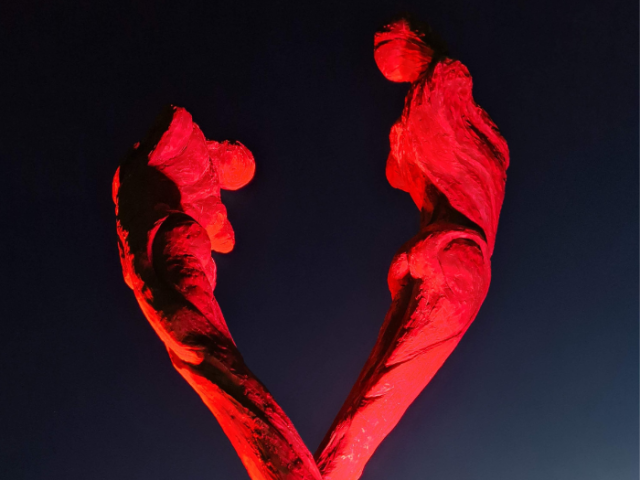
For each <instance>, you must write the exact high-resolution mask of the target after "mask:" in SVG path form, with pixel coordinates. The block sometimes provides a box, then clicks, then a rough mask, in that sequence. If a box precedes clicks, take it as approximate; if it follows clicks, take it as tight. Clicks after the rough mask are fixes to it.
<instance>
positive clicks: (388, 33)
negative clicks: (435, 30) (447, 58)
mask: <svg viewBox="0 0 640 480" xmlns="http://www.w3.org/2000/svg"><path fill="white" fill-rule="evenodd" d="M414 23H415V22H412V21H410V20H408V19H407V18H401V19H399V20H396V21H394V22H392V23H390V24H389V25H387V26H385V27H384V28H383V29H382V30H381V31H379V32H378V33H376V34H375V37H374V47H373V48H374V50H373V51H374V57H375V60H376V64H377V65H378V68H379V69H380V71H381V72H382V74H383V75H384V76H385V77H386V78H387V79H388V80H391V81H392V82H415V81H416V80H417V79H418V78H419V77H420V75H421V74H422V73H424V72H425V71H426V70H427V68H428V67H429V64H430V63H431V61H432V60H433V59H434V57H437V56H439V55H441V54H443V53H444V52H443V51H441V50H444V48H442V47H441V46H440V45H439V43H440V41H439V40H438V39H436V38H435V37H434V36H433V34H432V33H431V31H430V29H429V28H428V26H427V27H426V28H425V27H423V28H420V27H418V26H416V25H415V24H414ZM424 30H426V31H424ZM431 37H434V38H431Z"/></svg>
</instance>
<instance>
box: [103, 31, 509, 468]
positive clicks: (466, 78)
mask: <svg viewBox="0 0 640 480" xmlns="http://www.w3.org/2000/svg"><path fill="white" fill-rule="evenodd" d="M374 52H375V59H376V62H377V64H378V67H379V68H380V70H381V71H382V73H383V74H384V76H385V77H386V78H388V79H389V80H391V81H394V82H410V83H411V84H412V85H411V88H410V90H409V93H408V94H407V98H406V102H405V108H404V111H403V113H402V116H401V117H400V119H399V120H398V122H396V124H395V125H394V127H393V128H392V130H391V135H390V141H391V153H390V155H389V158H388V160H387V168H386V173H387V178H388V180H389V182H390V183H391V185H392V186H394V187H396V188H399V189H401V190H404V191H406V192H408V193H409V194H410V195H411V198H412V199H413V201H414V202H415V204H416V206H417V207H418V209H419V210H420V215H421V224H420V230H419V232H418V234H417V235H416V236H415V237H414V238H412V239H411V240H409V241H408V242H407V243H406V244H405V245H404V246H403V247H402V248H401V249H400V251H399V252H398V253H397V255H396V256H395V258H394V260H393V262H392V265H391V268H390V271H389V276H388V282H389V289H390V291H391V296H392V299H393V301H392V305H391V308H390V310H389V312H388V313H387V316H386V318H385V321H384V323H383V326H382V329H381V331H380V334H379V337H378V340H377V342H376V344H375V346H374V348H373V351H372V352H371V355H370V356H369V359H368V360H367V361H366V363H365V366H364V368H363V370H362V372H361V374H360V376H359V378H358V380H357V381H356V384H355V386H354V387H353V389H352V391H351V393H350V394H349V396H348V398H347V400H346V402H345V404H344V405H343V407H342V409H341V410H340V412H339V413H338V416H337V417H336V419H335V421H334V423H333V425H332V426H331V428H330V429H329V432H328V433H327V435H326V436H325V438H324V440H323V441H322V443H321V445H320V447H319V449H318V452H317V454H316V458H315V460H314V458H313V457H312V456H311V454H310V452H309V451H308V449H307V447H306V446H305V445H304V443H303V442H302V440H301V439H300V437H299V435H298V434H297V432H296V430H295V429H294V427H293V425H292V423H291V421H290V420H289V419H288V418H287V416H286V415H285V414H284V412H283V411H282V409H281V408H280V407H279V406H278V405H277V403H276V402H275V400H274V399H273V398H272V397H271V395H270V394H269V392H268V391H267V389H266V388H265V387H264V386H263V385H262V384H261V383H260V382H259V380H258V379H257V378H256V377H255V376H254V375H253V374H252V373H251V371H250V370H249V369H248V368H247V366H246V365H245V364H244V361H243V360H242V356H241V355H240V353H239V351H238V349H237V347H236V345H235V343H234V342H233V339H232V338H231V334H230V333H229V329H228V328H227V325H226V322H225V320H224V318H223V317H222V313H221V312H220V308H219V306H218V304H217V302H216V299H215V297H214V296H213V289H214V288H215V282H216V266H215V263H214V262H213V260H212V258H211V255H210V251H211V250H215V251H217V252H223V253H224V252H228V251H230V250H231V249H232V248H233V245H234V235H233V230H232V228H231V225H230V223H229V221H228V219H227V214H226V209H225V208H224V206H223V205H222V202H221V199H220V189H221V188H223V189H227V190H235V189H237V188H240V187H242V186H243V185H245V184H246V183H247V182H249V181H250V180H251V178H252V177H253V173H254V169H255V165H254V161H253V157H252V155H251V153H250V152H249V151H248V150H247V149H246V148H245V147H244V146H243V145H242V144H239V143H237V144H234V143H229V142H223V143H218V142H212V141H207V140H206V139H205V137H204V135H203V134H202V132H201V131H200V129H199V127H198V126H197V125H196V124H195V123H193V122H192V120H191V116H190V115H189V114H188V113H187V112H186V111H185V110H184V109H181V108H176V107H169V108H167V110H165V112H164V113H163V114H162V115H161V116H160V117H159V119H158V121H157V122H156V124H155V126H154V127H153V128H152V129H151V130H150V132H149V134H148V136H147V137H146V139H145V140H144V141H143V142H142V143H141V144H136V146H135V147H134V148H133V150H132V151H131V152H130V153H129V154H128V156H127V157H126V158H125V160H124V161H123V162H122V164H121V165H120V168H119V169H118V171H117V172H116V175H115V178H114V181H113V198H114V202H115V204H116V217H117V229H118V237H119V248H120V257H121V262H122V269H123V273H124V277H125V281H126V283H127V285H129V287H130V288H131V289H132V290H133V291H134V293H135V296H136V299H137V300H138V303H139V304H140V307H141V309H142V311H143V312H144V314H145V316H146V317H147V319H148V320H149V322H150V324H151V326H152V327H153V328H154V330H155V331H156V333H157V334H158V336H159V337H160V338H161V339H162V341H163V342H164V343H165V345H166V347H167V350H168V352H169V356H170V358H171V361H172V362H173V365H174V366H175V368H176V369H177V370H178V372H180V374H181V375H182V376H183V377H184V378H185V379H186V380H187V381H188V382H189V384H190V385H191V386H192V387H193V388H194V389H195V390H196V391H197V392H198V394H199V395H200V397H201V398H202V399H203V401H204V403H205V404H206V405H207V406H208V407H209V409H210V410H211V411H212V412H213V414H214V415H215V417H216V418H217V420H218V421H219V422H220V425H221V426H222V429H223V430H224V432H225V434H226V435H227V436H228V437H229V439H230V441H231V443H232V444H233V446H234V448H235V449H236V451H237V453H238V455H239V456H240V459H241V460H242V462H243V464H244V465H245V467H246V469H247V471H248V473H249V476H250V477H251V478H252V479H253V480H265V479H268V480H277V479H278V480H310V479H312V480H321V479H324V480H356V479H358V478H359V477H360V475H361V474H362V471H363V469H364V467H365V465H366V463H367V461H368V460H369V458H370V457H371V455H372V454H373V453H374V451H375V449H376V448H377V447H378V445H379V444H380V443H381V442H382V440H383V439H384V438H385V437H386V436H387V435H388V434H389V432H390V431H391V430H392V429H393V428H394V427H395V425H396V424H397V423H398V421H399V420H400V418H401V417H402V415H403V413H404V412H405V410H406V409H407V408H408V407H409V405H410V404H411V402H413V400H414V399H415V398H416V397H417V396H418V394H419V393H420V392H421V391H422V390H423V389H424V387H425V386H426V385H427V384H428V383H429V381H430V380H431V378H433V376H434V375H435V373H436V372H437V370H438V369H439V368H440V366H441V365H442V364H443V363H444V361H445V360H446V359H447V357H448V356H449V354H450V353H451V352H452V351H453V349H454V348H455V347H456V345H457V344H458V342H459V341H460V339H461V338H462V336H463V334H464V333H465V331H466V330H467V329H468V328H469V325H470V324H471V322H472V321H473V320H474V318H475V316H476V314H477V312H478V310H479V308H480V305H481V304H482V302H483V300H484V298H485V296H486V294H487V290H488V288H489V281H490V276H491V270H490V258H491V254H492V252H493V247H494V243H495V235H496V230H497V225H498V216H499V213H500V208H501V205H502V200H503V197H504V185H505V179H506V175H505V172H506V169H507V166H508V162H509V158H508V157H509V154H508V149H507V145H506V142H505V141H504V139H503V138H502V137H501V136H500V133H499V132H498V129H497V128H496V126H495V125H494V124H493V122H492V121H491V119H490V118H489V116H488V115H487V114H486V113H485V112H484V111H483V110H482V109H481V108H480V107H479V106H478V105H476V103H475V102H474V101H473V98H472V95H471V77H470V75H469V72H468V71H467V69H466V68H465V67H464V66H463V65H462V64H461V63H460V62H458V61H455V60H452V59H449V58H447V57H446V56H445V52H444V50H443V48H442V47H441V46H440V43H439V42H438V41H437V40H436V39H435V38H434V37H433V36H432V35H431V34H430V32H429V30H428V29H426V28H425V29H420V28H417V27H416V26H415V25H412V24H411V23H410V22H409V21H407V20H400V21H397V22H394V23H392V24H391V25H389V26H387V27H385V28H384V29H383V30H382V31H381V32H379V33H378V34H376V36H375V40H374Z"/></svg>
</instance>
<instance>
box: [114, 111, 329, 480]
mask: <svg viewBox="0 0 640 480" xmlns="http://www.w3.org/2000/svg"><path fill="white" fill-rule="evenodd" d="M253 168H254V167H253V157H251V154H250V153H249V151H248V150H246V148H244V147H243V146H242V145H240V144H238V145H232V144H229V143H228V142H224V143H217V142H206V140H205V139H204V136H203V135H202V133H201V132H200V130H199V128H198V127H197V125H195V124H194V123H192V121H191V116H190V115H189V114H188V113H186V111H184V110H183V109H177V108H175V107H172V108H171V109H169V110H168V111H166V112H165V113H164V115H163V116H162V117H161V118H160V120H159V122H158V123H157V124H156V126H155V127H154V128H153V129H152V131H151V132H150V135H149V137H148V138H147V140H146V141H144V142H142V144H141V145H137V146H136V147H135V149H134V150H133V151H132V152H131V153H130V155H129V156H128V157H127V158H126V159H125V161H124V162H123V163H122V165H121V167H120V169H119V171H118V172H117V174H116V177H115V179H114V200H115V202H116V215H117V219H118V236H119V246H120V251H121V259H122V264H123V272H124V275H125V280H126V281H127V284H128V285H129V286H130V287H131V288H132V289H133V291H134V293H135V296H136V299H137V300H138V303H139V305H140V307H141V309H142V311H143V312H144V314H145V316H146V317H147V319H148V320H149V323H150V324H151V326H152V327H153V329H154V330H155V331H156V333H157V334H158V336H159V337H160V338H161V339H162V341H163V342H164V344H165V346H166V347H167V350H168V352H169V356H170V357H171V361H172V363H173V365H174V367H175V368H176V370H178V372H179V373H180V374H181V375H182V376H183V377H184V378H185V379H186V380H187V381H188V382H189V384H190V385H191V386H192V387H193V388H194V390H196V392H198V394H199V395H200V397H201V398H202V400H203V401H204V403H205V404H206V405H207V406H208V407H209V409H210V410H211V411H212V412H213V414H214V415H215V417H216V419H217V420H218V421H219V423H220V425H221V427H222V429H223V430H224V432H225V434H226V435H227V436H228V437H229V440H230V441H231V443H232V444H233V446H234V448H235V449H236V452H237V453H238V455H239V457H240V459H241V461H242V462H243V464H244V466H245V468H246V469H247V471H248V473H249V476H250V477H251V478H252V479H253V480H285V479H286V480H320V474H319V472H318V469H317V467H316V464H315V462H314V460H313V458H312V456H311V454H310V452H309V451H308V449H307V447H306V446H305V445H304V443H303V441H302V439H301V438H300V437H299V435H298V433H297V432H296V430H295V428H294V427H293V424H292V423H291V421H290V420H289V418H287V416H286V415H285V414H284V412H283V411H282V409H281V408H280V407H279V406H278V404H277V403H276V402H275V400H274V399H273V397H272V396H271V394H270V393H269V392H268V391H267V389H266V388H265V387H264V385H263V384H262V383H260V381H259V380H258V379H257V378H256V377H255V376H254V375H253V374H252V373H251V371H250V370H249V369H248V367H247V366H246V365H245V363H244V361H243V359H242V356H241V355H240V352H239V351H238V349H237V347H236V345H235V343H234V341H233V339H232V337H231V334H230V333H229V329H228V328H227V325H226V322H225V320H224V318H223V316H222V313H221V312H220V308H219V306H218V304H217V302H216V299H215V298H214V296H213V289H214V287H215V282H216V267H215V263H214V262H213V260H212V258H211V249H214V250H216V251H221V252H228V251H229V250H231V248H233V244H234V236H233V230H232V229H231V225H230V224H229V221H228V219H227V217H226V210H225V209H224V206H223V205H222V203H221V202H220V194H219V189H220V187H222V188H227V189H229V190H235V189H237V188H239V187H241V186H242V185H244V184H245V183H247V182H248V181H249V180H250V179H251V177H252V175H253Z"/></svg>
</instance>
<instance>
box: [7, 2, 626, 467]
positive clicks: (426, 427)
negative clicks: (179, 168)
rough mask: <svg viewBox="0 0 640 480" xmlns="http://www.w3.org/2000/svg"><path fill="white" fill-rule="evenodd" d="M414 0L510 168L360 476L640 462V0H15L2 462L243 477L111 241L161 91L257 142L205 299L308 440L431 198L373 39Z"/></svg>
mask: <svg viewBox="0 0 640 480" xmlns="http://www.w3.org/2000/svg"><path fill="white" fill-rule="evenodd" d="M401 13H410V14H412V16H413V17H414V18H417V19H420V20H424V21H427V22H429V24H430V25H431V26H432V27H433V29H434V30H435V31H436V32H437V33H438V34H439V35H440V37H442V38H443V39H444V41H445V42H446V43H447V45H448V49H449V54H450V56H451V57H453V58H456V59H459V60H461V61H462V62H463V63H464V64H465V65H466V66H467V67H468V69H469V71H470V73H471V75H472V77H473V81H474V89H473V94H474V97H475V100H476V101H477V102H478V103H479V104H480V105H481V106H482V107H483V108H484V109H485V110H486V111H487V112H488V113H489V115H490V116H491V117H492V119H493V120H494V121H495V123H496V124H497V125H498V126H499V128H500V131H501V133H502V134H503V135H504V137H505V138H506V140H507V142H508V144H509V149H510V153H511V164H510V167H509V170H508V171H507V178H508V181H507V184H506V196H505V200H504V204H503V208H502V212H501V215H500V224H499V227H498V232H497V237H496V244H495V250H494V253H493V256H492V260H491V268H492V275H491V276H492V279H491V287H490V288H489V293H488V295H487V298H486V300H485V301H484V304H483V305H482V308H481V309H480V312H479V314H478V316H477V318H476V320H475V321H474V323H473V324H472V325H471V327H470V328H469V330H468V331H467V333H466V334H465V336H464V338H463V339H462V341H461V342H460V344H459V345H458V347H457V348H456V349H455V351H453V353H452V354H451V356H450V357H449V358H448V360H447V361H446V363H445V364H444V365H443V367H442V368H441V369H440V370H439V372H438V373H437V374H436V376H435V377H434V379H433V380H432V381H431V383H430V384H429V385H428V386H427V388H426V389H425V391H424V392H423V393H422V394H421V395H420V396H419V397H418V398H417V400H416V401H415V402H414V403H413V404H412V405H411V407H410V408H409V409H408V410H407V412H406V413H405V414H404V416H403V417H402V419H401V420H400V423H399V424H398V426H397V427H396V428H395V429H394V430H393V431H392V432H391V434H390V435H389V436H388V437H387V439H386V440H385V441H384V442H383V443H382V444H381V445H380V447H379V448H378V449H377V451H376V453H375V454H374V455H373V457H372V458H371V460H370V461H369V463H368V464H367V466H366V468H365V470H364V474H363V476H362V478H363V479H365V480H376V479H390V478H398V479H406V480H412V479H415V480H421V479H425V478H432V479H443V480H444V479H453V478H455V479H474V480H476V479H479V480H483V479H492V480H493V479H511V478H518V479H525V480H527V479H531V480H533V479H542V478H544V479H547V478H563V479H564V478H581V479H594V480H595V479H601V478H612V479H613V478H615V479H625V480H626V479H635V478H637V477H638V431H637V430H638V428H637V426H638V324H637V318H638V162H637V160H638V109H637V106H638V92H637V85H638V61H637V59H638V45H637V35H638V25H637V20H636V19H637V18H638V5H637V3H636V2H630V1H618V2H613V3H611V2H608V3H605V2H595V1H587V2H577V1H573V0H571V1H567V2H563V3H560V4H558V3H554V2H515V3H514V2H498V1H488V2H474V3H471V2H457V1H454V2H443V1H438V2H432V3H428V2H418V1H400V2H391V1H380V2H375V3H372V2H351V3H340V2H336V3H335V4H332V3H330V2H323V3H320V2H317V3H306V2H299V3H295V2H290V3H287V2H274V3H273V4H259V3H241V2H238V3H237V4H231V3H230V2H228V3H224V2H219V3H216V2H209V3H205V2H202V3H196V2H184V3H182V4H169V3H152V2H136V3H132V4H125V3H118V2H115V3H114V2H111V3H109V4H103V5H100V4H97V3H96V4H88V3H82V2H75V3H74V2H71V3H69V4H67V5H65V6H60V5H58V6H56V5H53V4H47V3H45V2H8V3H4V4H3V5H2V6H0V40H1V41H2V44H3V46H4V47H5V48H3V50H2V52H1V53H0V62H1V63H0V64H2V65H4V66H5V68H4V72H5V73H4V75H3V76H2V80H0V82H2V85H3V87H4V88H3V91H4V92H5V99H4V112H5V113H4V115H3V119H2V128H1V129H0V140H1V141H2V147H3V148H2V150H1V154H0V155H1V157H0V158H1V159H2V165H3V168H4V172H5V179H6V181H5V184H8V188H5V195H4V201H3V202H2V207H1V208H2V215H3V218H4V219H5V228H4V235H3V236H2V249H1V250H0V251H1V252H2V255H3V256H2V265H3V272H4V275H3V292H4V293H5V300H4V305H5V315H4V320H3V335H2V337H1V338H0V345H2V348H1V349H0V356H1V358H2V362H3V365H4V368H3V369H2V373H0V385H2V388H1V389H0V406H1V407H2V409H1V411H2V413H0V432H2V434H1V435H0V442H1V448H0V472H2V475H0V476H2V477H3V478H5V477H6V478H11V479H14V478H15V479H42V478H47V479H86V478H91V479H105V480H107V479H114V478H118V479H141V480H146V479H173V478H184V479H194V480H195V479H221V480H227V479H236V478H237V479H242V478H247V474H246V472H245V470H244V468H243V466H242V463H241V462H240V461H239V459H238V456H237V455H236V453H235V451H234V450H233V448H232V446H231V444H230V443H229V440H228V439H227V438H226V437H225V435H224V434H223V433H222V431H221V429H220V427H219V426H218V424H217V422H216V420H215V418H214V417H213V416H212V415H211V413H210V412H209V410H208V409H207V408H206V406H205V405H204V404H203V403H202V401H201V400H200V398H199V397H198V395H197V394H196V393H195V392H194V391H193V390H192V389H191V388H190V387H189V385H188V384H187V383H186V382H184V380H183V379H182V378H180V375H178V373H176V371H175V370H174V369H173V367H172V365H171V361H170V360H169V357H168V356H167V351H166V348H165V347H164V345H163V344H162V342H161V341H160V340H159V339H158V337H157V335H156V334H155V333H154V331H153V330H152V328H151V327H150V326H149V323H148V322H147V320H146V319H145V318H144V316H143V314H142V312H141V311H140V309H139V307H138V305H137V303H136V301H135V298H134V297H133V295H132V294H131V291H130V290H129V289H128V288H127V286H126V285H125V283H124V281H123V278H122V271H121V268H120V263H119V260H118V249H117V235H116V231H115V216H114V206H113V202H112V200H111V180H112V178H113V174H114V172H115V169H116V167H117V166H118V164H119V162H120V161H121V160H122V158H123V157H124V156H125V154H126V153H127V151H128V150H129V149H130V148H131V146H132V145H133V144H134V143H135V142H138V141H140V140H141V139H142V138H143V137H144V135H145V133H146V131H147V129H148V127H149V126H150V125H151V124H152V122H153V121H154V119H155V117H156V116H157V115H158V113H160V111H161V110H162V108H163V107H164V106H165V105H167V104H169V103H172V104H176V105H180V106H182V107H185V108H186V109H187V110H188V111H189V112H190V113H191V114H192V115H193V119H194V121H195V122H197V124H198V125H199V126H200V128H201V129H202V131H203V132H204V134H205V135H206V136H207V138H210V139H212V140H218V141H222V140H228V139H229V140H239V141H241V142H242V143H243V144H244V145H246V146H247V147H248V148H249V149H250V150H251V152H252V153H253V155H254V157H255V164H256V171H255V177H254V178H253V180H252V181H251V182H250V183H249V184H248V185H247V186H246V187H244V188H243V189H242V190H238V191H235V192H223V193H222V201H223V202H224V204H225V205H226V207H227V210H228V216H229V219H230V221H231V223H232V224H233V227H234V229H235V236H236V245H235V249H234V250H233V251H232V252H231V253H229V254H219V253H214V254H213V258H214V260H215V262H216V264H217V268H218V272H217V286H216V290H215V295H216V298H217V300H218V302H219V303H220V306H221V309H222V312H223V313H224V317H225V319H226V322H227V324H228V326H229V328H230V330H231V332H232V334H233V338H234V340H235V342H236V343H237V345H238V347H239V349H240V351H241V352H242V355H243V357H244V360H245V361H246V363H247V365H248V366H249V367H250V368H251V370H252V371H253V373H255V374H256V376H257V377H258V378H259V379H260V380H261V381H262V382H263V383H264V384H265V385H266V386H267V387H268V389H269V391H270V392H271V394H273V396H274V398H275V399H276V400H277V402H278V403H279V405H280V406H281V407H282V408H283V409H284V410H285V411H286V413H287V415H288V416H289V417H290V418H291V420H292V421H293V424H295V427H296V428H297V430H298V432H299V433H300V436H301V438H302V439H303V440H304V442H305V443H306V444H307V446H308V447H309V449H310V450H311V451H312V452H313V451H315V449H316V447H317V446H318V445H319V444H320V442H321V440H322V438H323V436H324V434H325V433H326V431H327V429H328V428H329V426H330V425H331V422H332V421H333V419H334V418H335V416H336V414H337V413H338V410H339V409H340V407H341V405H342V403H343V402H344V400H345V398H346V396H347V394H348V393H349V390H350V389H351V387H352V385H353V384H354V381H355V380H356V378H357V376H358V373H359V372H360V370H361V368H362V365H363V363H364V362H365V360H366V358H367V356H368V355H369V352H370V350H371V348H372V346H373V344H374V343H375V341H376V337H377V334H378V330H379V329H380V326H381V325H382V321H383V319H384V316H385V313H386V312H387V309H388V308H389V305H390V303H391V296H390V294H389V290H388V287H387V271H388V269H389V265H390V263H391V261H392V258H393V256H394V254H395V253H396V251H397V250H398V249H399V248H400V246H401V245H402V244H403V243H404V242H405V241H407V239H409V238H411V237H412V236H413V235H414V234H415V233H416V230H417V227H418V222H419V214H418V211H417V209H416V208H415V205H414V204H413V202H412V201H411V198H410V197H409V195H407V194H406V193H404V192H401V191H399V190H394V189H393V188H392V187H391V186H390V185H389V183H388V182H387V179H386V178H385V162H386V160H387V156H388V153H389V130H390V128H391V127H392V125H393V124H394V122H395V121H396V120H397V119H398V117H399V116H400V114H401V112H402V107H403V102H404V98H405V95H406V94H407V90H408V84H393V83H391V82H389V81H387V80H385V78H384V77H383V76H382V74H381V73H380V71H379V70H378V68H377V67H376V64H375V62H374V58H373V34H374V33H375V32H376V30H377V29H379V28H380V27H381V26H382V25H384V24H385V23H386V22H388V21H389V20H390V19H392V18H394V17H396V16H397V15H398V14H401Z"/></svg>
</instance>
